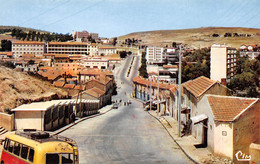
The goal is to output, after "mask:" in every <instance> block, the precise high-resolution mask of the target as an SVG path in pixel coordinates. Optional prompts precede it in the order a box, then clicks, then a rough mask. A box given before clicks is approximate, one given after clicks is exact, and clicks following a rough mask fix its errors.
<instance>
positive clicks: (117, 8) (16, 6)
mask: <svg viewBox="0 0 260 164" xmlns="http://www.w3.org/2000/svg"><path fill="white" fill-rule="evenodd" d="M0 4H1V5H0V25H5V26H7V25H9V26H21V27H30V28H35V29H40V30H46V31H49V32H57V33H64V34H65V33H72V32H73V31H82V30H86V31H88V32H92V33H99V36H101V37H108V38H109V37H117V36H121V35H126V34H129V33H132V32H141V31H154V30H174V29H188V28H200V27H249V28H260V12H259V7H260V0H0Z"/></svg>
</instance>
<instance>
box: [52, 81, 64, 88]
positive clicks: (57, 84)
mask: <svg viewBox="0 0 260 164" xmlns="http://www.w3.org/2000/svg"><path fill="white" fill-rule="evenodd" d="M64 84H65V82H60V81H55V82H54V83H53V85H54V86H55V87H60V88H61V87H63V86H64Z"/></svg>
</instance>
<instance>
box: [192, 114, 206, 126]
mask: <svg viewBox="0 0 260 164" xmlns="http://www.w3.org/2000/svg"><path fill="white" fill-rule="evenodd" d="M190 119H191V121H192V123H193V124H197V123H200V122H201V121H203V120H206V119H208V116H207V115H205V114H200V115H197V116H194V117H191V118H190Z"/></svg>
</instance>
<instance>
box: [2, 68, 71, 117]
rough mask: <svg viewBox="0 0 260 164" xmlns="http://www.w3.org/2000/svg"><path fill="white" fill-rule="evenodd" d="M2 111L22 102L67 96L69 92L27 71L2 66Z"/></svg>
mask: <svg viewBox="0 0 260 164" xmlns="http://www.w3.org/2000/svg"><path fill="white" fill-rule="evenodd" d="M0 86H1V87H0V112H1V111H2V112H3V111H5V109H13V108H15V107H17V106H19V105H21V104H24V103H30V102H34V101H47V100H51V99H58V98H65V97H67V92H66V91H64V90H62V89H59V88H55V87H54V86H52V85H51V84H50V83H49V82H47V81H42V80H40V79H38V78H36V77H32V76H30V75H28V74H27V73H23V72H17V71H15V70H12V69H9V68H6V67H3V66H0Z"/></svg>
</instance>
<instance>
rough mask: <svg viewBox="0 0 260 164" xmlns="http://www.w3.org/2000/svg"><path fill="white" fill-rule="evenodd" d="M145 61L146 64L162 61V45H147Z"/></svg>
mask: <svg viewBox="0 0 260 164" xmlns="http://www.w3.org/2000/svg"><path fill="white" fill-rule="evenodd" d="M146 61H147V63H148V64H158V63H163V48H162V47H147V48H146Z"/></svg>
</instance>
